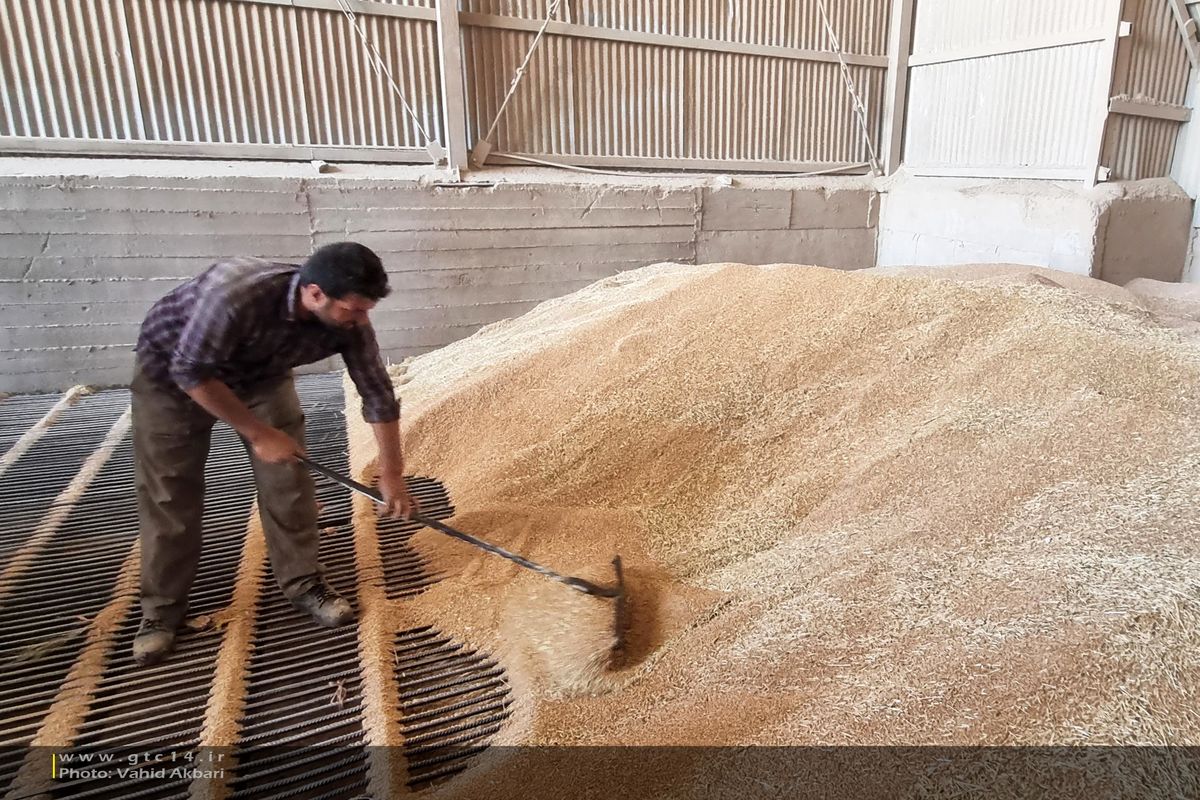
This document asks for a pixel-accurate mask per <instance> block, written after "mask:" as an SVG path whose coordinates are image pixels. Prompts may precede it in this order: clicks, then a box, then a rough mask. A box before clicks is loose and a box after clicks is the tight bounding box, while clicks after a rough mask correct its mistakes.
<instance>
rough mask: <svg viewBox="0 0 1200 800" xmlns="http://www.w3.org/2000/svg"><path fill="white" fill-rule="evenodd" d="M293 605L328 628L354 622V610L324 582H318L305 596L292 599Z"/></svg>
mask: <svg viewBox="0 0 1200 800" xmlns="http://www.w3.org/2000/svg"><path fill="white" fill-rule="evenodd" d="M292 605H294V606H295V607H296V608H298V609H300V610H301V611H304V612H306V613H308V614H310V615H312V618H313V619H315V620H316V621H317V624H318V625H324V626H325V627H326V628H340V627H342V626H343V625H349V624H350V623H351V622H353V621H354V609H353V608H351V607H350V603H348V602H347V601H346V599H345V598H344V597H342V596H341V595H340V594H338V593H337V592H335V591H334V590H333V589H331V588H329V586H328V585H327V584H326V583H325V582H324V581H317V582H316V583H314V584H313V585H312V587H311V588H310V589H309V590H308V591H306V592H305V593H304V594H302V595H299V596H297V597H294V598H292Z"/></svg>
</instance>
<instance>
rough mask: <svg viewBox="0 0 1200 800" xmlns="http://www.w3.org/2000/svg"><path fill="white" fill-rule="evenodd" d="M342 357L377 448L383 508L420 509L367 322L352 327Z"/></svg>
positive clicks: (391, 391) (395, 406)
mask: <svg viewBox="0 0 1200 800" xmlns="http://www.w3.org/2000/svg"><path fill="white" fill-rule="evenodd" d="M342 359H343V360H344V361H345V362H346V371H347V372H348V373H349V374H350V379H351V380H352V381H354V386H355V387H356V388H357V389H358V393H359V394H360V395H361V396H362V415H363V419H364V420H365V421H366V422H367V423H368V424H370V426H371V429H372V431H373V432H374V434H375V443H376V445H377V446H378V448H379V491H380V493H381V494H382V495H383V499H384V501H385V504H386V509H385V511H386V513H388V514H390V515H391V516H394V517H408V516H410V515H411V514H413V513H416V512H418V511H420V507H419V505H418V504H417V501H416V499H415V498H414V497H413V496H412V495H411V494H410V493H409V491H408V485H407V484H406V483H405V481H404V451H403V448H402V447H401V444H400V403H399V402H398V401H397V400H396V390H395V388H394V387H393V386H392V379H391V377H390V376H389V375H388V373H387V368H386V367H384V366H383V359H382V357H381V356H380V354H379V344H378V342H377V341H376V339H375V331H374V329H373V328H371V326H370V325H366V326H363V327H361V328H358V329H357V330H356V331H355V333H354V337H353V340H352V341H351V343H350V344H349V345H348V346H347V347H346V349H345V350H343V351H342Z"/></svg>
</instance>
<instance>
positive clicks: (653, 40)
mask: <svg viewBox="0 0 1200 800" xmlns="http://www.w3.org/2000/svg"><path fill="white" fill-rule="evenodd" d="M827 6H828V14H829V22H830V26H831V27H832V28H833V31H834V33H835V35H836V36H837V37H838V39H839V43H840V45H841V47H842V50H843V52H844V53H847V54H849V55H848V56H847V61H848V62H850V63H849V64H848V66H849V72H850V75H851V78H852V81H853V84H854V85H855V88H856V90H857V92H858V93H859V95H860V96H861V98H862V101H863V104H864V106H865V108H866V111H867V129H868V131H869V132H870V136H871V137H872V144H873V145H874V146H875V147H876V148H878V138H879V133H880V127H881V122H882V99H883V85H884V79H885V77H886V50H887V23H888V14H889V6H890V3H889V2H887V0H846V1H845V2H840V3H836V2H830V3H828V4H827ZM546 8H547V4H546V2H544V1H543V2H509V1H508V0H464V2H463V10H464V11H465V12H467V13H466V14H464V16H463V25H464V39H463V40H464V52H465V58H466V61H467V64H468V69H467V95H468V98H469V101H468V119H469V129H470V133H471V136H472V139H473V140H479V139H482V138H483V137H484V136H485V134H486V133H487V131H488V129H489V128H490V127H491V124H492V121H493V120H494V119H495V117H496V110H497V109H498V108H499V107H500V104H501V102H502V100H503V98H504V96H505V94H506V92H507V91H508V88H509V84H510V81H511V79H512V76H513V75H514V73H515V72H516V70H517V68H518V67H519V66H520V64H521V63H522V61H523V59H524V57H525V54H526V52H527V51H528V49H529V46H530V43H531V42H532V41H533V38H534V36H535V33H536V29H537V27H538V26H539V24H540V22H541V20H542V19H543V18H544V16H545V14H546ZM818 8H819V6H818V3H817V2H816V0H803V1H802V2H797V3H787V4H784V3H775V2H768V1H767V0H753V1H748V2H741V3H729V2H725V1H724V0H721V2H714V0H705V1H704V2H694V0H613V1H611V2H600V1H599V0H576V1H575V2H566V3H564V4H563V5H562V6H561V8H560V11H559V14H558V15H557V17H556V19H557V20H559V21H561V22H562V23H563V24H562V25H555V26H551V27H550V28H549V29H548V31H547V33H548V36H547V38H546V39H545V40H544V41H543V42H542V44H541V45H540V48H539V50H538V51H537V52H535V54H534V56H533V59H532V61H531V63H530V66H529V68H528V72H527V75H526V77H525V78H524V81H523V83H522V84H521V85H520V86H519V88H518V90H517V92H516V94H515V95H514V97H513V100H512V101H511V104H510V106H509V108H508V110H507V112H506V114H505V116H504V117H503V118H501V120H500V122H499V124H498V127H497V130H496V135H495V137H494V142H493V143H494V145H495V149H496V152H497V153H500V154H505V153H509V154H523V155H532V156H538V157H543V156H544V157H550V158H551V159H552V160H554V161H565V162H570V163H583V164H604V163H609V162H612V163H626V164H630V163H632V164H637V165H641V166H662V167H688V166H700V167H703V166H711V165H714V164H718V163H719V164H725V165H734V166H741V168H743V169H759V168H763V169H778V168H792V167H795V168H802V167H805V166H814V165H819V166H826V165H834V164H846V163H864V162H866V161H868V160H869V152H868V147H867V144H866V142H865V139H864V136H863V132H862V130H861V125H860V124H859V121H858V120H857V118H856V117H855V114H854V109H853V104H852V101H851V96H850V93H849V91H848V90H847V87H846V84H845V82H844V80H843V76H842V73H841V70H840V66H839V64H838V63H837V60H836V58H833V57H832V53H833V47H832V46H831V44H830V41H829V37H828V34H827V32H826V30H825V27H824V23H823V21H822V18H821V16H820V13H819V10H818ZM515 20H524V21H526V24H525V25H523V26H521V27H523V28H524V29H520V30H513V29H512V28H513V27H514V21H515ZM639 34H640V35H639ZM489 67H490V68H489Z"/></svg>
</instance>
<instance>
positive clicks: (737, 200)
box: [696, 179, 879, 269]
mask: <svg viewBox="0 0 1200 800" xmlns="http://www.w3.org/2000/svg"><path fill="white" fill-rule="evenodd" d="M878 212H879V196H878V193H877V192H876V191H875V189H874V188H873V187H872V186H871V185H870V183H868V182H865V181H860V180H846V179H843V180H842V181H841V182H840V184H835V185H832V186H830V185H824V186H822V185H811V184H809V185H804V186H801V187H796V188H756V187H753V186H746V187H743V186H739V187H726V188H717V189H705V190H704V196H703V214H702V217H701V230H700V233H699V240H698V243H697V251H696V252H697V258H698V260H699V261H700V263H716V262H722V261H736V262H742V263H754V264H770V263H794V264H816V265H819V266H824V267H836V268H839V269H860V268H863V267H870V266H874V264H875V242H876V225H877V224H878V217H879V213H878Z"/></svg>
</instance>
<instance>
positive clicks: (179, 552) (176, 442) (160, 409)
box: [130, 368, 214, 664]
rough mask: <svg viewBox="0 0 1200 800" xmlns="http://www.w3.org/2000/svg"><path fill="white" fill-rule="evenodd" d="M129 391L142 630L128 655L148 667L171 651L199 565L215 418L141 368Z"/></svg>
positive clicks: (136, 371) (137, 371)
mask: <svg viewBox="0 0 1200 800" xmlns="http://www.w3.org/2000/svg"><path fill="white" fill-rule="evenodd" d="M130 390H131V398H132V403H131V405H132V415H133V448H134V465H135V477H136V486H137V497H138V534H139V537H140V541H141V556H142V564H141V571H142V576H141V588H142V599H141V604H142V628H141V629H140V630H139V633H138V637H137V638H136V639H135V640H134V658H135V659H136V660H137V661H138V662H139V663H142V664H152V663H156V662H158V661H161V660H162V659H163V658H165V657H166V656H167V655H168V654H169V653H170V652H171V649H172V648H173V647H174V643H175V633H174V632H175V629H176V628H177V627H178V626H179V624H180V623H181V622H183V618H184V616H185V615H186V613H187V596H188V590H189V589H191V586H192V580H193V579H194V578H195V577H196V568H197V566H198V565H199V563H200V550H201V541H202V530H201V520H202V516H203V512H204V464H205V461H207V459H208V450H209V437H210V435H211V432H212V426H213V423H214V419H213V418H212V416H210V415H209V414H208V413H207V412H206V411H204V409H202V408H200V407H199V406H197V405H196V404H195V403H193V402H192V401H191V400H189V399H187V398H184V397H179V396H178V395H175V394H173V393H171V392H168V391H166V390H164V389H163V388H161V387H159V386H157V385H156V384H154V383H152V382H151V381H150V380H149V379H147V378H146V377H145V376H144V375H143V374H142V372H141V370H140V368H139V369H136V370H135V373H134V380H133V383H132V384H131V386H130Z"/></svg>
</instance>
